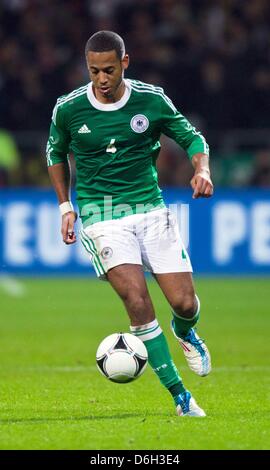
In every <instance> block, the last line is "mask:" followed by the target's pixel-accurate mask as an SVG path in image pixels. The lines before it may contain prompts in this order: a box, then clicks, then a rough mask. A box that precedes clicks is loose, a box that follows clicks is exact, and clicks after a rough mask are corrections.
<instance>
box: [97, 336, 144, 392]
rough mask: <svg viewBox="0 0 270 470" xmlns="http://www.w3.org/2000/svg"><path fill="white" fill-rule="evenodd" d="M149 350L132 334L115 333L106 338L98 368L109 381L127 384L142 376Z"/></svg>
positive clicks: (101, 348) (99, 348)
mask: <svg viewBox="0 0 270 470" xmlns="http://www.w3.org/2000/svg"><path fill="white" fill-rule="evenodd" d="M147 359H148V354H147V349H146V347H145V346H144V344H143V342H142V341H141V340H140V339H139V338H137V337H136V336H133V335H131V334H130V333H114V334H112V335H110V336H107V337H106V338H104V340H103V341H102V342H101V343H100V345H99V347H98V349H97V353H96V360H97V367H98V369H99V371H100V372H101V373H102V374H103V375H105V377H107V378H108V379H109V380H112V381H113V382H117V383H127V382H131V381H132V380H135V379H137V378H138V377H140V375H142V373H143V372H144V370H145V368H146V366H147Z"/></svg>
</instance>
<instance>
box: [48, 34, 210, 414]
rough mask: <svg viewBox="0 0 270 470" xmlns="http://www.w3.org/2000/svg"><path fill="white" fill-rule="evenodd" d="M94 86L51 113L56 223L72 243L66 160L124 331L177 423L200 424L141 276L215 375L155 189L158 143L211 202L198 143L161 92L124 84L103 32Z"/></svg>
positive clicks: (185, 343) (186, 264) (120, 50)
mask: <svg viewBox="0 0 270 470" xmlns="http://www.w3.org/2000/svg"><path fill="white" fill-rule="evenodd" d="M85 54H86V62H87V67H88V70H89V75H90V80H91V81H90V83H88V84H87V85H85V86H82V87H81V88H78V89H76V90H74V91H72V92H71V93H69V94H67V95H65V96H62V97H60V98H59V99H58V100H57V103H56V106H55V108H54V110H53V115H52V123H51V128H50V136H49V140H48V144H47V161H48V170H49V174H50V178H51V181H52V184H53V186H54V189H55V191H56V194H57V197H58V201H59V208H60V212H61V214H62V237H63V241H64V242H65V243H66V244H72V243H75V241H76V235H75V232H74V224H75V222H76V217H77V216H76V213H75V212H74V210H73V206H72V203H71V201H70V170H69V162H68V154H69V152H72V153H73V154H74V157H75V162H76V174H77V180H76V192H77V203H78V207H79V212H80V217H81V220H82V224H83V226H82V229H81V231H80V238H81V241H82V243H83V245H84V247H85V249H86V250H87V252H88V253H89V255H90V258H91V261H92V263H93V266H94V268H95V270H96V273H97V276H98V277H99V278H105V279H107V280H108V281H109V282H110V284H111V285H112V287H113V289H114V290H115V291H116V292H117V294H118V295H119V296H120V298H121V299H122V300H123V302H124V305H125V308H126V310H127V313H128V315H129V317H130V322H131V326H130V330H131V332H132V333H133V334H134V335H136V336H138V337H139V338H140V339H141V340H142V341H143V342H144V344H145V346H146V348H147V351H148V356H149V363H150V365H151V367H152V368H153V370H154V371H155V373H156V374H157V376H158V377H159V379H160V381H161V383H162V385H163V386H164V387H165V388H166V389H167V390H168V391H169V392H170V394H171V395H172V397H173V400H174V403H175V406H176V412H177V414H178V415H179V416H205V412H204V411H203V410H202V409H201V408H200V407H199V406H198V405H197V403H196V401H195V399H194V398H193V397H192V395H191V393H190V392H189V391H188V390H187V389H186V388H185V386H184V384H183V382H182V379H181V377H180V375H179V372H178V370H177V368H176V366H175V364H174V362H173V360H172V358H171V355H170V352H169V348H168V344H167V341H166V338H165V336H164V334H163V332H162V329H161V327H160V326H159V323H158V320H157V318H156V316H155V312H154V308H153V304H152V301H151V298H150V296H149V292H148V289H147V285H146V281H145V277H144V273H143V270H144V269H146V270H148V271H150V272H151V273H152V275H153V276H154V278H155V279H156V281H157V282H158V284H159V286H160V288H161V289H162V291H163V293H164V295H165V297H166V299H167V300H168V303H169V304H170V306H171V311H172V322H171V328H172V331H173V334H174V336H175V338H176V339H177V341H178V342H179V345H180V346H181V347H182V349H183V352H184V355H185V357H186V359H187V363H188V365H189V367H190V368H191V370H193V371H194V372H195V373H196V374H198V375H200V376H205V375H207V374H208V373H209V372H210V370H211V361H210V354H209V351H208V349H207V347H206V345H205V343H204V341H203V340H202V339H200V338H199V336H198V335H197V333H196V332H195V330H194V328H193V327H194V325H195V324H196V323H197V321H198V319H199V313H200V302H199V299H198V297H197V296H196V294H195V291H194V285H193V279H192V267H191V263H190V260H189V256H188V254H187V252H186V250H185V247H184V245H183V242H182V240H181V238H180V234H179V232H178V228H177V223H176V220H175V218H174V215H173V214H172V213H171V212H170V211H169V210H168V209H167V208H166V206H165V204H164V201H163V198H162V194H161V190H160V189H159V187H158V182H157V170H156V160H157V158H158V154H159V150H160V142H159V138H160V135H161V134H162V133H163V134H165V135H167V136H169V137H171V138H172V139H174V140H175V141H176V142H177V143H178V144H179V145H180V146H181V147H182V148H183V149H185V150H186V151H187V153H188V155H189V158H190V159H191V163H192V165H193V167H194V170H195V173H194V176H193V178H192V180H191V186H192V188H193V198H195V199H196V198H199V197H209V196H211V195H212V194H213V185H212V182H211V178H210V171H209V164H208V159H209V157H208V145H207V143H206V141H205V139H204V137H203V136H202V135H201V134H200V133H199V132H197V131H196V130H195V128H194V127H193V126H192V125H191V124H190V123H189V122H188V120H187V119H186V118H185V117H184V116H183V115H182V114H181V113H180V112H179V111H178V110H177V109H176V108H175V106H174V105H173V103H172V102H171V100H170V99H169V98H168V97H167V96H166V95H165V94H164V92H163V89H162V88H160V87H156V86H153V85H150V84H147V83H143V82H140V81H137V80H131V79H124V71H125V70H126V69H127V67H128V64H129V57H128V55H127V54H126V52H125V45H124V42H123V39H122V38H121V37H120V36H119V35H117V34H116V33H114V32H112V31H99V32H97V33H95V34H94V35H93V36H91V37H90V39H89V40H88V41H87V43H86V48H85Z"/></svg>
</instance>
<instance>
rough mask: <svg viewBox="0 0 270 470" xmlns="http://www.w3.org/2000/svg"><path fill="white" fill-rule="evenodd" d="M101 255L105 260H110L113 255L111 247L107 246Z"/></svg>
mask: <svg viewBox="0 0 270 470" xmlns="http://www.w3.org/2000/svg"><path fill="white" fill-rule="evenodd" d="M100 254H101V257H102V258H103V259H109V258H111V256H112V254H113V250H112V249H111V248H110V247H109V246H105V248H103V250H102V251H101V253H100Z"/></svg>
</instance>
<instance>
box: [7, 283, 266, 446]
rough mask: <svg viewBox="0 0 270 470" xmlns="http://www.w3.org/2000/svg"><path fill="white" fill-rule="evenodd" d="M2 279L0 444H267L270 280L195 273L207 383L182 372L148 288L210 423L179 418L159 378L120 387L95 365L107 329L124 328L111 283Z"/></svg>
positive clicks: (155, 292) (163, 310) (163, 309)
mask: <svg viewBox="0 0 270 470" xmlns="http://www.w3.org/2000/svg"><path fill="white" fill-rule="evenodd" d="M21 282H22V283H23V285H24V286H25V289H26V291H25V295H24V296H22V297H14V296H10V295H8V293H7V292H6V291H5V290H4V289H3V287H2V290H1V285H0V299H1V300H0V302H1V303H0V316H1V331H0V348H1V365H0V374H1V386H0V425H1V426H0V448H1V449H269V444H270V442H269V441H270V439H269V409H270V407H269V398H270V397H269V371H270V366H269V357H270V355H269V323H270V320H269V297H268V295H269V280H268V279H257V280H253V279H249V280H245V279H233V280H231V279H198V280H197V281H196V285H197V292H198V294H199V296H200V298H201V302H202V316H201V320H200V324H199V332H200V335H201V336H202V337H205V338H207V344H208V346H209V348H210V350H211V352H212V360H213V372H212V373H211V374H210V376H209V377H207V378H200V377H198V376H196V375H194V374H193V373H192V372H191V371H189V370H188V369H187V367H186V364H185V360H184V357H183V355H182V352H181V350H180V348H179V346H178V345H177V344H176V342H175V340H174V338H173V337H172V335H171V333H170V331H169V325H168V323H169V317H170V314H169V308H168V306H167V304H166V301H165V300H164V298H163V297H162V295H161V293H160V291H159V289H158V287H157V286H156V285H155V284H154V283H150V284H149V286H150V292H151V295H152V298H153V299H154V304H155V307H156V311H157V315H158V318H159V320H160V323H161V326H162V327H163V329H164V331H165V333H167V338H168V340H169V344H170V347H171V352H172V354H173V357H174V360H175V362H176V364H177V366H178V367H179V368H180V371H181V374H182V377H183V379H184V382H185V384H186V386H187V387H188V388H189V389H190V390H191V391H192V393H193V395H194V397H195V398H196V400H197V402H198V403H199V404H200V405H201V406H202V407H203V408H204V409H205V411H206V413H207V417H206V418H204V419H194V418H193V419H192V418H179V417H177V416H175V414H174V412H175V411H174V406H173V403H172V400H171V397H170V395H169V394H168V393H167V392H166V390H163V388H162V387H161V385H160V383H159V381H158V380H157V378H156V377H155V375H154V373H153V372H152V371H151V370H150V368H148V369H147V370H146V372H145V374H144V375H143V376H142V377H141V378H140V379H139V380H137V381H135V382H134V383H131V384H126V385H118V384H113V383H111V382H109V381H108V380H106V379H105V378H103V377H102V376H101V374H99V372H98V371H97V370H96V367H95V351H96V348H97V346H98V344H99V342H100V341H101V340H102V339H103V338H104V337H105V336H106V335H108V334H111V333H113V332H116V331H128V320H127V317H126V314H125V311H124V308H123V306H122V304H121V302H120V300H119V299H118V298H117V296H116V294H115V293H114V292H113V291H112V290H111V288H110V286H109V285H108V284H107V283H103V282H99V281H93V280H87V279H67V280H58V279H55V280H52V279H48V280H45V279H40V280H39V279H37V280H22V281H21Z"/></svg>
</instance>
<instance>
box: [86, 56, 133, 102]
mask: <svg viewBox="0 0 270 470" xmlns="http://www.w3.org/2000/svg"><path fill="white" fill-rule="evenodd" d="M86 59H87V66H88V70H89V75H90V79H91V81H92V82H93V86H94V89H95V93H96V97H97V99H99V100H100V101H103V102H105V103H106V102H107V101H116V100H118V99H120V98H121V94H122V91H123V90H122V88H123V76H124V70H125V69H126V68H127V67H128V63H129V58H128V55H127V54H126V55H125V56H124V58H123V59H122V60H120V59H119V58H118V57H117V54H116V52H115V50H112V51H108V52H92V51H89V52H88V54H87V58H86Z"/></svg>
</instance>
